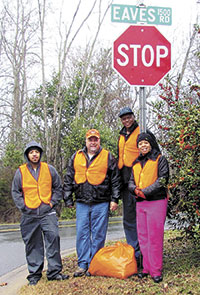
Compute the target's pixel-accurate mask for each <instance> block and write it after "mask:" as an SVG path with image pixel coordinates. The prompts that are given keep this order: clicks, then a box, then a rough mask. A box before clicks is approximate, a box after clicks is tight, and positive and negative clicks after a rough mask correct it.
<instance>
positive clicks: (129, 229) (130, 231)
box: [122, 188, 140, 258]
mask: <svg viewBox="0 0 200 295" xmlns="http://www.w3.org/2000/svg"><path fill="white" fill-rule="evenodd" d="M122 198H123V226H124V232H125V236H126V241H127V243H128V244H129V245H131V246H132V247H133V248H134V249H135V257H136V258H138V257H139V255H140V248H139V242H138V235H137V222H136V201H135V197H134V196H133V195H131V193H130V192H129V190H128V188H125V189H124V190H123V191H122Z"/></svg>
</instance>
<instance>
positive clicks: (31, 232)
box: [20, 214, 62, 281]
mask: <svg viewBox="0 0 200 295" xmlns="http://www.w3.org/2000/svg"><path fill="white" fill-rule="evenodd" d="M20 227H21V234H22V238H23V241H24V243H25V251H26V260H27V264H28V270H29V275H28V277H27V279H28V280H29V281H31V280H39V279H40V278H41V276H42V270H43V266H44V245H45V250H46V258H47V261H48V268H47V278H48V279H51V278H53V277H54V276H56V275H57V274H59V273H60V272H61V270H62V262H61V256H60V237H59V230H58V220H57V216H56V214H51V215H46V216H43V217H31V216H25V215H23V216H22V218H21V224H20Z"/></svg>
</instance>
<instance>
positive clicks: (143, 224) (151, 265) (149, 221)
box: [137, 199, 167, 277]
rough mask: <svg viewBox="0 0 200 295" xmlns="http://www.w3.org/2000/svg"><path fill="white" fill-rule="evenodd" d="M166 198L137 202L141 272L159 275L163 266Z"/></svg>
mask: <svg viewBox="0 0 200 295" xmlns="http://www.w3.org/2000/svg"><path fill="white" fill-rule="evenodd" d="M166 211H167V199H164V200H158V201H143V202H141V203H137V227H138V239H139V243H140V248H141V252H142V254H143V266H144V269H143V272H149V273H150V275H151V276H152V277H154V276H160V275H161V274H162V268H163V238H164V224H165V219H166Z"/></svg>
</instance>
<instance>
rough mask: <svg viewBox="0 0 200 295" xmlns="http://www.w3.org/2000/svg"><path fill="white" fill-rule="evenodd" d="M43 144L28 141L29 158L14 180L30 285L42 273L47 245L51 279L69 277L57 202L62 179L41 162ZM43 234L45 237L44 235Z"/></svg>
mask: <svg viewBox="0 0 200 295" xmlns="http://www.w3.org/2000/svg"><path fill="white" fill-rule="evenodd" d="M42 153H43V150H42V147H41V146H40V144H38V143H37V142H35V141H31V142H30V143H28V144H27V146H26V148H25V151H24V157H25V159H26V161H27V163H26V164H23V165H21V166H20V167H19V169H17V171H16V173H15V176H14V179H13V182H12V197H13V200H14V202H15V204H16V206H17V208H18V209H19V210H20V211H21V213H22V217H21V223H20V228H21V234H22V238H23V241H24V243H25V246H26V248H25V250H26V260H27V264H28V270H29V275H28V277H27V279H28V281H29V285H36V284H37V283H38V281H39V280H40V278H41V277H42V270H43V266H44V245H45V249H46V257H47V261H48V269H47V278H48V280H59V281H61V280H66V279H68V278H69V276H68V275H63V274H62V273H61V270H62V262H61V256H60V237H59V231H58V220H57V216H56V210H55V206H56V205H57V204H58V202H59V201H60V200H61V199H62V183H61V179H60V177H59V175H58V173H57V171H56V169H55V168H54V167H53V166H51V165H49V164H47V163H45V162H41V161H40V159H41V157H42ZM43 237H44V238H43Z"/></svg>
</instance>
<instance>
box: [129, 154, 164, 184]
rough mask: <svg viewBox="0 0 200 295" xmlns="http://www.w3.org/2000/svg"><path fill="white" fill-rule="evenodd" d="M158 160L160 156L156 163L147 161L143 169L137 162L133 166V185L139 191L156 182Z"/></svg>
mask: <svg viewBox="0 0 200 295" xmlns="http://www.w3.org/2000/svg"><path fill="white" fill-rule="evenodd" d="M159 158H160V155H159V156H158V158H157V159H156V161H152V160H148V161H147V162H146V164H145V165H144V167H143V168H142V166H141V164H140V163H139V162H138V163H136V164H135V165H134V166H133V175H134V180H135V184H136V186H138V187H139V188H140V189H143V188H146V187H147V186H149V185H151V184H153V183H154V182H155V181H156V180H157V178H158V160H159Z"/></svg>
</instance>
